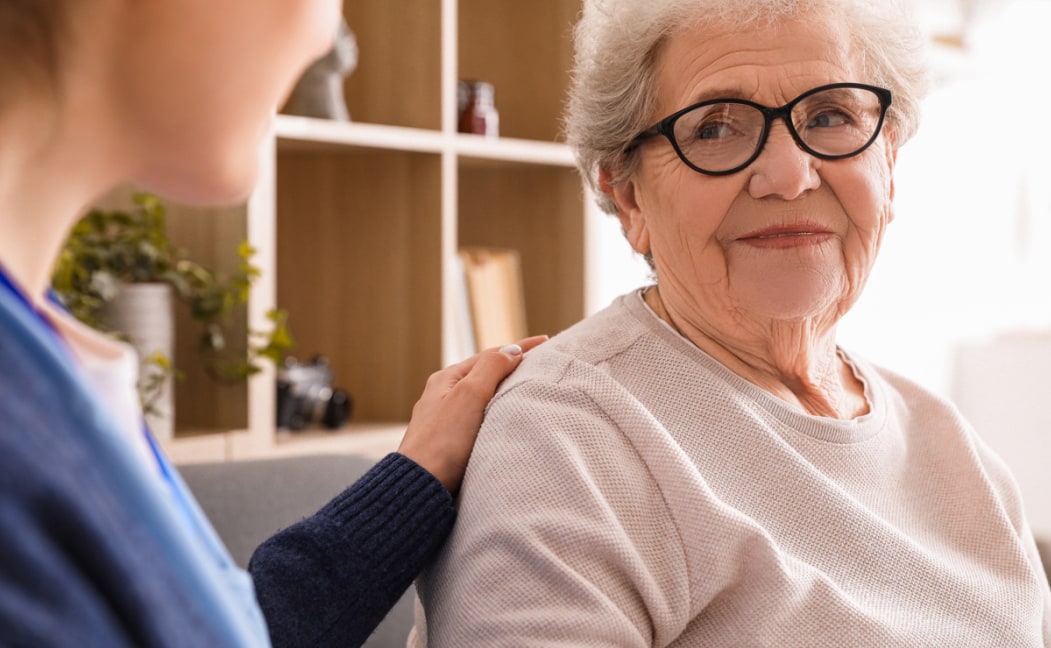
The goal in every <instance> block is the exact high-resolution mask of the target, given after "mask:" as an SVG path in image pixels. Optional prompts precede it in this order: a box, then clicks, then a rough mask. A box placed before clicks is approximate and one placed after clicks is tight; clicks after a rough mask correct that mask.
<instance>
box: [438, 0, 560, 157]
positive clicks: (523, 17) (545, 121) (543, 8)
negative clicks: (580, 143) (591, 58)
mask: <svg viewBox="0 0 1051 648" xmlns="http://www.w3.org/2000/svg"><path fill="white" fill-rule="evenodd" d="M458 1H459V6H458V12H459V21H458V38H459V40H458V48H459V51H458V67H459V72H458V75H459V77H460V78H461V79H479V80H482V81H488V82H490V83H492V84H493V87H494V89H495V100H496V101H495V102H496V108H497V111H498V112H499V113H500V134H501V135H503V136H509V137H513V138H522V139H531V140H540V141H548V142H551V141H556V140H560V139H562V138H561V132H560V129H559V125H560V124H561V123H562V108H563V105H564V102H565V97H566V93H567V90H568V88H569V70H570V67H571V65H572V62H573V40H572V34H573V23H574V22H575V20H576V18H577V16H578V14H579V13H580V9H581V3H580V0H532V1H531V2H522V0H458Z"/></svg>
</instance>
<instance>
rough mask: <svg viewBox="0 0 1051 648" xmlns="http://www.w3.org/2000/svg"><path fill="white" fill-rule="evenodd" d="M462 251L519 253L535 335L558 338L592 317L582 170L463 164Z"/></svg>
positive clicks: (460, 186) (460, 221) (460, 203)
mask: <svg viewBox="0 0 1051 648" xmlns="http://www.w3.org/2000/svg"><path fill="white" fill-rule="evenodd" d="M458 175H459V213H458V221H459V245H460V246H483V247H485V246H489V247H506V248H514V249H516V250H518V251H519V253H520V255H521V261H522V278H523V286H524V292H525V299H526V318H527V321H528V328H529V333H530V334H533V335H536V334H542V333H547V334H550V335H554V334H555V333H557V332H559V331H561V330H562V329H564V328H566V327H568V326H570V325H572V324H573V323H575V322H577V321H578V320H580V319H581V318H582V317H583V316H584V258H583V255H582V254H581V250H583V249H584V210H583V207H582V193H583V188H582V186H581V181H580V176H579V174H577V172H576V170H575V169H570V168H563V167H549V166H542V165H518V166H514V167H507V166H490V165H479V164H461V165H460V167H459V174H458Z"/></svg>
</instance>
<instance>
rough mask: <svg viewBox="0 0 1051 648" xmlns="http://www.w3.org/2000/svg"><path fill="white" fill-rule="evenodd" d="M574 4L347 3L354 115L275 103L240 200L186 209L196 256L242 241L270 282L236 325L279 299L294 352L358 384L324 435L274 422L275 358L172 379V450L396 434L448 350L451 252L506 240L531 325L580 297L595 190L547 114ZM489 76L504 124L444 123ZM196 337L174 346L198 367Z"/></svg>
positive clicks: (303, 448) (358, 445)
mask: <svg viewBox="0 0 1051 648" xmlns="http://www.w3.org/2000/svg"><path fill="white" fill-rule="evenodd" d="M579 10H580V2H579V0H533V1H531V2H521V0H440V1H436V0H402V1H401V2H390V0H346V1H345V4H344V13H345V15H346V18H347V22H348V24H349V25H350V28H351V30H352V31H353V32H354V34H355V36H356V38H357V41H358V46H359V50H360V56H359V64H358V67H357V69H356V70H355V71H354V73H353V74H352V75H351V76H350V77H348V79H347V82H346V86H345V95H346V99H347V105H348V108H349V111H350V115H351V118H352V120H353V121H352V122H350V123H337V122H330V121H325V120H319V119H311V118H304V117H294V116H287V115H279V116H278V117H277V119H276V121H275V124H274V129H273V133H272V136H271V138H270V140H269V141H268V143H267V144H268V145H267V146H266V147H265V150H264V151H263V154H262V155H263V159H262V174H261V177H260V182H259V185H258V188H257V190H256V192H255V194H254V195H253V196H252V198H251V199H250V200H249V201H248V202H247V204H245V205H242V206H238V207H234V208H230V209H225V210H208V211H202V210H179V211H180V212H182V211H186V212H187V213H186V214H183V213H179V214H177V215H173V217H172V218H171V223H172V225H173V226H177V227H178V230H177V232H175V233H173V235H174V236H177V238H178V239H179V242H180V243H181V244H183V245H185V246H186V247H189V248H191V249H192V250H193V251H194V252H195V253H200V254H202V255H203V258H204V259H205V260H209V257H208V255H209V254H212V255H215V254H217V253H216V252H215V250H229V249H232V248H231V246H235V245H236V242H237V241H238V240H240V239H243V238H247V239H248V240H249V242H250V243H251V244H252V245H253V246H254V247H255V248H256V250H257V254H256V257H255V262H256V263H257V265H259V266H260V267H261V269H262V279H261V280H260V281H259V282H258V284H257V285H256V286H255V288H254V290H253V293H252V296H251V301H250V303H249V307H248V309H247V311H246V313H245V315H244V316H245V319H246V322H247V323H248V324H249V325H250V326H251V327H253V328H257V329H261V328H265V327H266V320H265V313H266V312H267V311H268V310H269V309H270V308H272V307H274V306H279V307H281V308H284V309H286V310H287V311H288V312H289V314H290V325H291V327H292V331H293V333H294V335H295V337H296V342H297V346H296V353H297V354H298V355H299V356H300V357H301V358H304V359H305V358H308V357H310V356H311V355H313V354H315V353H319V354H323V355H325V356H326V357H327V358H328V359H329V362H330V364H331V366H332V368H333V369H334V371H335V375H336V380H335V382H336V386H338V387H341V388H344V389H346V390H347V391H349V392H350V393H351V395H352V397H353V399H354V403H355V407H354V416H353V423H352V424H351V425H350V426H348V427H347V428H346V429H345V430H340V431H338V432H335V433H332V432H327V431H313V432H308V433H302V434H294V435H285V434H279V433H277V432H276V430H275V429H274V409H275V386H274V372H273V371H271V370H267V371H264V372H263V373H262V374H260V375H257V376H254V377H253V378H251V379H250V380H249V381H248V382H247V384H242V385H228V386H227V385H223V386H216V385H215V383H214V382H210V381H208V380H207V379H205V378H204V377H200V379H198V378H196V377H195V375H194V371H193V370H191V371H190V372H189V373H190V376H189V378H188V380H186V381H183V383H182V386H180V387H179V388H178V390H177V394H176V412H177V414H176V429H177V436H176V438H175V439H174V440H173V441H171V442H169V443H168V444H167V445H168V450H169V452H170V453H171V455H172V456H173V457H174V458H175V460H176V461H201V460H236V459H242V458H250V457H260V456H269V455H275V454H296V453H304V452H367V453H373V454H381V453H382V452H383V451H386V450H387V449H393V448H394V447H396V444H397V440H398V439H399V438H400V436H401V432H402V431H403V430H404V425H405V422H406V421H408V419H409V415H410V413H411V410H412V405H413V403H414V402H415V400H416V398H417V397H418V396H419V393H420V392H421V390H422V389H423V385H424V383H425V381H426V379H427V376H428V375H429V374H430V373H431V372H433V371H435V370H436V369H438V368H440V367H442V366H444V365H446V364H448V363H451V362H454V361H456V360H459V359H460V358H459V357H457V354H458V352H457V346H456V344H455V339H456V331H455V330H454V327H455V321H456V317H455V307H456V286H457V282H458V281H460V279H459V278H458V277H457V274H456V269H455V263H454V261H455V256H456V251H457V248H458V247H459V246H461V245H485V246H501V247H513V248H516V249H517V250H519V252H520V254H521V259H522V268H523V275H524V285H525V291H526V308H527V315H528V324H529V328H530V331H531V332H536V333H539V332H545V333H555V332H557V331H558V330H561V329H562V328H564V327H566V326H568V325H570V324H572V323H573V322H575V321H577V320H578V319H580V318H581V317H582V316H583V315H584V314H585V312H586V304H585V301H586V298H585V286H586V283H587V276H586V275H587V270H586V263H585V262H586V259H585V256H586V254H585V250H586V249H587V245H586V244H585V243H586V236H587V233H586V231H587V227H586V222H585V214H586V213H587V211H588V207H587V202H588V199H587V198H586V197H585V195H584V190H583V188H582V184H581V181H580V179H579V177H578V175H577V173H576V171H575V169H574V167H573V156H572V152H571V151H570V150H569V148H568V147H567V146H566V145H565V144H563V143H560V142H559V125H560V119H561V112H562V106H563V102H564V98H565V94H566V89H567V84H568V70H569V68H570V64H571V57H572V52H571V49H572V44H571V29H572V24H573V22H574V20H575V18H576V16H577V13H578V11H579ZM464 78H474V79H484V80H487V81H490V82H492V83H493V85H494V86H495V88H496V106H497V109H498V110H499V112H500V131H501V137H499V138H485V137H481V136H476V135H464V134H460V133H457V132H456V128H455V124H456V111H457V105H456V85H457V81H458V80H459V79H464ZM192 355H193V353H192V349H190V350H180V351H179V353H178V356H179V357H177V360H179V361H181V362H183V364H184V365H185V364H187V363H189V364H192V362H193V358H192Z"/></svg>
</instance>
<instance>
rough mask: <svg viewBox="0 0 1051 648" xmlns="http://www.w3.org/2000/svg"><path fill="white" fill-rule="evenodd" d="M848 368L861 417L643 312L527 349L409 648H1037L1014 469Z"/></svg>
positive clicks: (1035, 590) (1046, 630)
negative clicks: (722, 360)
mask: <svg viewBox="0 0 1051 648" xmlns="http://www.w3.org/2000/svg"><path fill="white" fill-rule="evenodd" d="M845 357H846V356H845ZM849 361H850V362H851V363H852V365H853V366H854V368H855V371H856V373H857V375H858V376H859V377H860V378H861V379H862V381H863V382H864V383H865V385H866V396H867V398H868V401H869V403H870V406H871V411H870V413H869V414H867V415H865V416H862V417H860V418H858V419H855V420H849V421H840V420H833V419H827V418H821V417H816V416H810V415H807V414H803V413H801V412H800V411H798V410H796V409H794V408H793V407H791V406H789V405H788V404H787V403H785V402H783V401H781V400H779V399H777V398H775V397H773V396H771V395H770V394H768V393H767V392H765V391H763V390H761V389H759V388H757V387H755V386H753V385H751V384H750V383H747V382H745V381H744V380H742V379H741V378H739V377H738V376H737V375H735V374H733V373H732V372H730V371H729V370H727V369H726V368H725V367H723V366H722V365H720V364H718V363H717V362H715V361H714V360H713V359H712V358H711V357H709V356H707V355H706V354H704V353H703V352H701V351H700V350H698V349H697V348H696V347H695V346H693V345H692V344H690V343H689V342H688V341H686V340H685V339H683V338H682V337H681V336H679V335H678V334H677V333H675V332H674V331H672V330H671V329H670V328H668V327H667V326H665V325H664V323H663V322H661V321H660V320H659V319H658V318H656V316H655V315H654V314H653V313H652V312H651V311H650V310H649V309H648V307H647V306H646V305H645V303H644V302H643V301H642V298H641V295H640V293H632V294H629V295H626V296H624V297H621V298H620V299H618V300H617V301H616V302H614V303H613V304H612V305H611V306H610V307H609V308H607V309H606V310H604V311H603V312H601V313H599V314H597V315H595V316H593V317H590V318H588V319H586V320H584V321H583V322H581V323H580V324H578V325H576V326H574V327H573V328H571V329H569V330H568V331H566V332H564V333H563V334H561V335H559V336H557V337H555V338H553V339H552V340H551V341H550V342H548V343H546V344H544V345H542V346H541V347H540V348H539V349H537V350H536V351H533V352H531V353H530V354H529V356H528V357H527V358H526V360H525V361H524V362H523V364H522V366H521V368H519V369H518V371H517V372H516V373H515V374H514V375H513V376H512V377H511V378H510V379H508V380H507V381H506V382H505V384H504V385H503V386H502V387H501V389H500V393H499V395H498V396H497V397H496V399H495V400H494V401H493V402H492V404H491V405H490V407H489V410H488V414H487V416H486V420H485V424H484V425H483V428H482V432H481V435H480V437H479V440H478V444H477V446H476V448H475V450H474V454H473V455H472V458H471V463H470V466H469V468H468V470H467V476H466V479H465V481H464V485H463V490H462V492H461V500H460V515H459V520H458V522H457V525H456V527H455V530H454V531H453V535H452V537H451V538H450V540H449V542H448V544H447V545H446V548H445V550H444V552H443V553H442V555H441V557H440V558H439V560H438V561H437V562H436V564H435V565H434V566H433V568H432V569H431V570H430V571H429V572H426V573H425V574H424V575H423V576H422V577H421V579H420V581H419V582H418V587H419V593H420V597H421V599H422V602H423V606H424V608H425V611H426V620H424V619H423V618H422V611H420V610H418V615H417V628H416V630H415V631H414V635H413V637H412V638H410V645H429V646H431V647H432V648H443V647H452V648H466V647H468V646H484V647H486V648H490V647H502V646H507V647H512V646H513V647H516V648H517V647H533V646H617V647H620V646H624V647H629V646H630V647H634V646H779V647H780V646H807V647H810V648H813V647H819V646H828V647H829V648H844V647H855V646H872V647H879V648H885V647H888V646H931V647H938V648H946V647H949V646H967V647H987V646H995V647H1007V646H1010V647H1016V646H1043V645H1045V644H1047V645H1051V617H1049V601H1051V591H1049V590H1048V585H1047V581H1046V580H1045V577H1044V574H1043V571H1042V569H1041V568H1040V566H1039V559H1038V557H1037V554H1036V549H1035V545H1034V542H1033V539H1032V535H1031V533H1030V530H1029V528H1028V527H1027V525H1026V521H1025V516H1024V515H1023V512H1022V506H1021V503H1020V500H1019V494H1018V490H1017V487H1016V486H1015V484H1014V482H1013V480H1012V478H1011V475H1010V473H1009V471H1008V470H1007V468H1006V467H1005V466H1004V465H1003V464H1002V463H1001V461H1000V460H999V459H998V458H997V457H996V456H994V455H993V454H992V452H990V450H989V449H988V448H987V447H986V446H985V445H984V444H983V443H982V442H981V441H980V440H979V439H978V438H977V437H976V436H975V434H974V433H973V431H972V429H971V428H970V427H969V426H968V424H967V423H966V422H965V421H963V420H962V419H961V418H960V416H959V415H958V414H957V412H956V411H955V409H953V407H952V406H951V405H949V404H947V403H945V402H944V401H942V400H940V399H938V398H937V397H935V396H934V395H932V394H930V393H928V392H926V391H924V390H923V389H922V388H920V387H918V386H917V385H915V384H913V383H911V382H909V381H907V380H905V379H903V378H901V377H899V376H897V375H894V374H892V373H890V372H887V371H885V370H882V369H878V368H876V367H873V366H871V365H869V364H866V363H864V362H862V361H860V360H857V359H850V360H849Z"/></svg>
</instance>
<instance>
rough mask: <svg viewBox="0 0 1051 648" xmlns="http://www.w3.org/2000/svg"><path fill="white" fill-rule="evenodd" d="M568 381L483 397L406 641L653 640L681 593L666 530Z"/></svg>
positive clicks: (620, 437) (676, 558)
mask: <svg viewBox="0 0 1051 648" xmlns="http://www.w3.org/2000/svg"><path fill="white" fill-rule="evenodd" d="M644 424H645V423H644V422H643V421H642V420H641V419H638V418H636V419H634V420H632V419H630V418H628V417H624V416H620V415H619V413H614V412H610V411H609V410H607V409H605V408H604V407H603V406H600V405H599V404H597V403H596V402H594V400H593V399H592V398H591V397H590V396H589V395H588V394H587V393H585V392H584V391H582V390H578V389H574V388H573V387H572V386H556V385H550V384H542V383H526V384H522V385H518V386H516V387H515V388H513V389H511V390H510V391H508V392H505V393H503V394H502V395H500V396H497V398H496V399H494V401H493V402H492V403H491V405H490V408H489V411H488V413H487V415H486V419H485V422H484V424H483V426H482V431H481V434H480V435H479V438H478V442H477V444H476V445H475V448H474V452H473V454H472V455H471V462H470V464H469V465H468V468H467V475H466V477H465V479H464V483H463V486H462V488H461V497H460V506H459V515H460V520H459V522H458V523H457V526H456V528H455V529H454V530H453V534H452V538H451V539H450V541H449V543H448V544H447V545H446V547H445V549H443V551H442V553H441V556H440V557H439V559H438V560H436V561H435V563H434V565H433V567H431V568H429V569H428V570H426V571H425V573H424V574H423V575H422V576H421V578H420V580H419V581H418V590H419V594H420V597H421V600H422V603H423V605H424V610H423V612H424V614H423V616H422V617H421V616H420V615H419V614H418V615H417V628H416V632H415V633H414V636H413V641H415V642H416V643H415V645H417V646H419V645H426V646H428V648H445V647H456V648H460V647H463V646H485V647H486V648H495V647H507V648H511V647H517V646H569V645H572V646H620V647H622V648H629V647H636V648H643V647H645V646H650V645H662V644H660V642H661V641H665V640H666V636H665V635H669V634H670V636H675V633H677V632H681V624H679V625H676V623H677V621H676V620H681V619H686V618H688V611H689V606H690V602H691V597H690V591H689V588H688V584H687V580H688V579H687V576H688V574H687V570H686V568H685V565H684V562H683V560H682V554H681V551H678V550H677V547H679V541H678V532H677V530H676V528H675V526H674V524H673V521H672V520H671V518H670V517H669V515H668V514H667V513H666V511H667V507H666V505H665V503H664V500H663V498H662V495H661V492H660V490H659V489H658V488H657V487H656V484H655V483H654V482H653V481H652V480H651V479H650V477H649V470H648V469H647V468H646V466H645V464H644V462H643V460H642V458H641V457H640V455H639V454H638V452H637V451H636V449H635V447H634V446H633V444H632V443H631V442H630V441H629V439H628V438H627V437H626V436H625V435H624V434H622V431H623V429H624V426H631V425H635V426H636V427H638V426H641V425H644Z"/></svg>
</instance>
